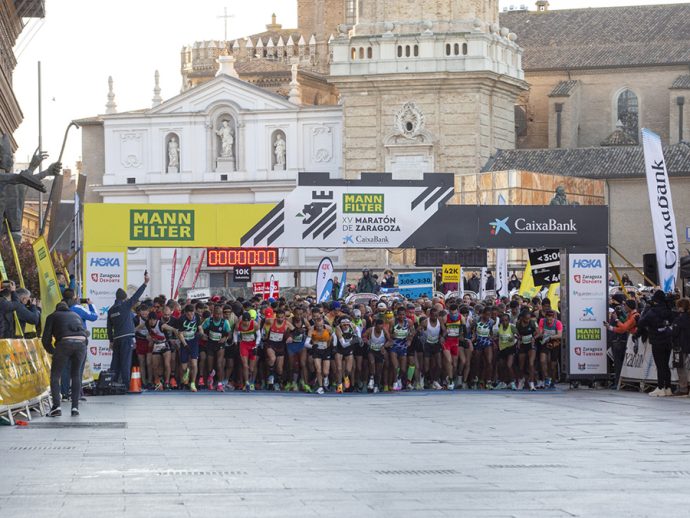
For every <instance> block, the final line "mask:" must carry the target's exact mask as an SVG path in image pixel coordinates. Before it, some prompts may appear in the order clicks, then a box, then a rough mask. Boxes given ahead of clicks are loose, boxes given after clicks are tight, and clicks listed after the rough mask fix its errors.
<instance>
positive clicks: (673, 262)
mask: <svg viewBox="0 0 690 518" xmlns="http://www.w3.org/2000/svg"><path fill="white" fill-rule="evenodd" d="M642 149H643V150H644V162H645V172H646V174H647V191H648V193H649V206H650V209H651V211H652V229H653V231H654V243H655V244H656V257H657V266H658V269H659V286H661V288H662V289H663V290H664V291H666V292H670V291H673V290H674V289H675V287H676V279H677V277H678V261H679V257H680V254H679V253H678V234H677V233H676V217H675V215H674V213H673V201H672V200H671V184H670V183H669V180H668V172H667V171H666V162H665V161H664V153H663V149H662V147H661V138H659V135H657V134H656V133H654V132H652V131H650V130H648V129H646V128H643V129H642Z"/></svg>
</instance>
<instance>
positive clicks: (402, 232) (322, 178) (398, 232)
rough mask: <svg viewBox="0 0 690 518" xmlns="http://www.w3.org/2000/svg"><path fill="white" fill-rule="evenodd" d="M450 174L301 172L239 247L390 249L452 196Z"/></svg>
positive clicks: (404, 239)
mask: <svg viewBox="0 0 690 518" xmlns="http://www.w3.org/2000/svg"><path fill="white" fill-rule="evenodd" d="M453 184H454V177H453V175H452V174H441V173H434V174H425V175H424V179H423V180H393V179H392V175H390V174H378V173H376V174H374V173H370V174H363V175H362V179H361V180H335V179H331V178H329V176H328V175H327V174H322V173H302V174H300V176H299V182H298V186H297V188H296V189H295V190H294V191H292V192H291V193H290V194H288V195H287V196H286V198H285V200H284V201H283V202H281V203H280V204H279V205H278V206H276V208H275V209H274V210H272V211H271V212H270V213H269V214H268V215H267V216H266V217H264V218H263V219H262V220H261V221H259V222H258V223H257V224H256V225H255V226H254V227H252V229H251V230H250V231H249V232H247V233H246V234H245V235H244V236H242V246H248V247H253V246H277V247H295V246H300V247H316V248H318V247H333V248H392V247H393V248H395V247H398V246H400V245H401V244H402V243H403V242H405V241H406V240H407V239H408V238H409V237H410V236H411V235H412V234H413V233H414V232H415V231H416V230H417V229H418V228H419V227H420V226H422V225H423V224H424V223H425V222H426V221H427V220H428V219H429V218H430V217H431V216H433V215H434V214H435V213H436V212H437V211H438V210H439V209H440V208H441V207H443V206H444V205H445V203H446V202H447V201H448V200H449V199H450V198H451V197H452V196H453V194H454V190H453Z"/></svg>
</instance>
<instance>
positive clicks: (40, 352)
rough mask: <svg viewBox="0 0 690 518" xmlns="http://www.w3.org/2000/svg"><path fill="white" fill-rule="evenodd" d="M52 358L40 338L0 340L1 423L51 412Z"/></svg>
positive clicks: (11, 422)
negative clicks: (18, 416) (15, 418)
mask: <svg viewBox="0 0 690 518" xmlns="http://www.w3.org/2000/svg"><path fill="white" fill-rule="evenodd" d="M49 387H50V356H49V355H48V353H46V351H45V349H44V348H43V345H42V344H41V341H40V340H39V339H38V338H34V339H24V338H17V339H12V340H4V339H3V340H0V422H3V424H7V423H9V424H14V416H15V415H16V414H17V413H19V414H21V415H23V416H24V417H26V418H27V419H31V410H38V411H39V412H40V413H41V414H44V413H45V411H46V410H47V408H49V397H48V391H49Z"/></svg>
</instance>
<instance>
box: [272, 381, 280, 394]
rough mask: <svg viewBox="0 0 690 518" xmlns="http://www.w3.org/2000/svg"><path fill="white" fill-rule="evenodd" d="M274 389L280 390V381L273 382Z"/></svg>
mask: <svg viewBox="0 0 690 518" xmlns="http://www.w3.org/2000/svg"><path fill="white" fill-rule="evenodd" d="M273 391H274V392H280V383H274V384H273Z"/></svg>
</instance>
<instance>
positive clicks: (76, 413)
mask: <svg viewBox="0 0 690 518" xmlns="http://www.w3.org/2000/svg"><path fill="white" fill-rule="evenodd" d="M72 417H79V409H78V408H73V409H72Z"/></svg>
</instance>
